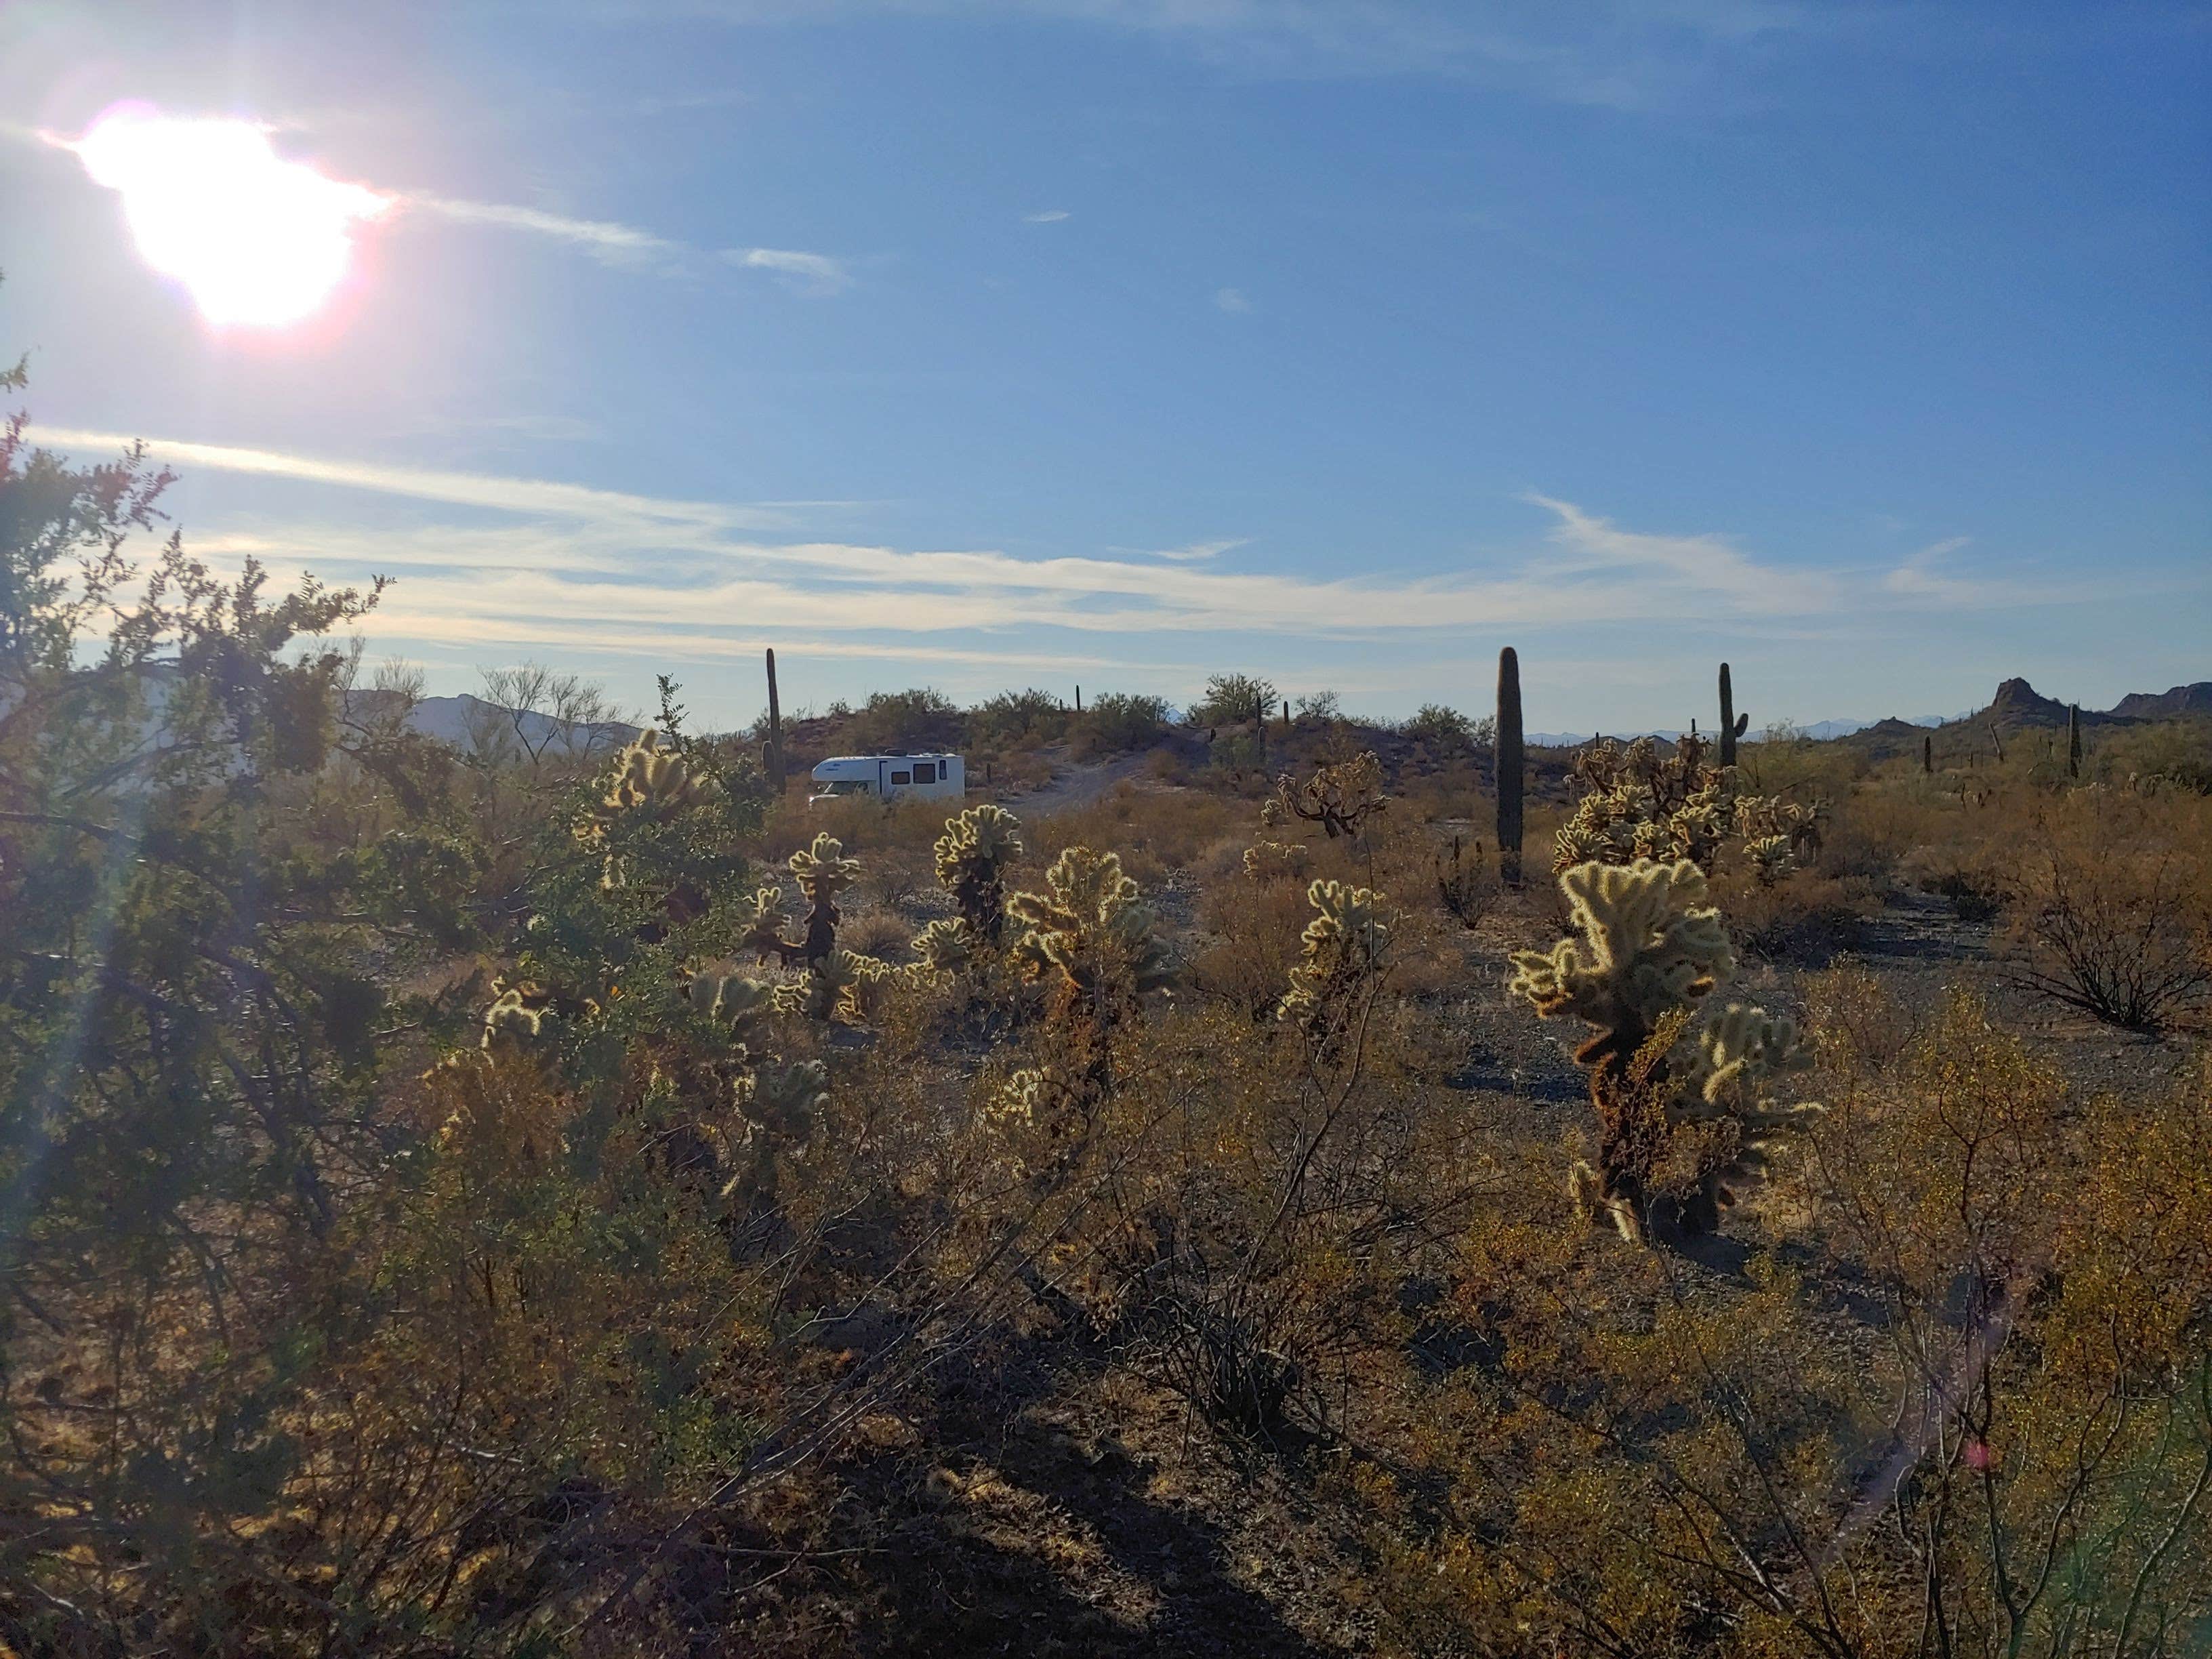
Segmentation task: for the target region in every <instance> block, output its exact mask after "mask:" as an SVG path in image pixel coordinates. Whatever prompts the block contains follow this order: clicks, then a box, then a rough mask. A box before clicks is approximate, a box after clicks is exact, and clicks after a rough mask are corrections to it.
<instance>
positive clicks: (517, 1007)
mask: <svg viewBox="0 0 2212 1659" xmlns="http://www.w3.org/2000/svg"><path fill="white" fill-rule="evenodd" d="M491 988H492V993H493V997H492V1005H491V1006H490V1007H489V1008H487V1009H485V1010H484V1017H483V1038H482V1047H483V1049H484V1050H485V1052H486V1053H492V1052H495V1051H497V1050H500V1049H502V1048H521V1049H527V1048H531V1047H532V1046H533V1045H534V1044H536V1042H538V1039H539V1038H541V1037H545V1036H550V1035H551V1032H550V1030H548V1029H547V1022H548V1021H550V1020H556V1019H557V1018H559V1016H558V1015H557V1014H556V1013H555V1012H554V1011H553V994H552V993H551V992H550V991H548V990H547V989H546V988H545V987H544V986H542V985H540V984H538V981H536V980H530V979H526V980H519V981H515V982H514V983H513V984H512V985H510V984H508V983H507V981H506V980H504V979H495V980H494V981H492V982H491Z"/></svg>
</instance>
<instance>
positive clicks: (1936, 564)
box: [1881, 536, 2111, 611]
mask: <svg viewBox="0 0 2212 1659" xmlns="http://www.w3.org/2000/svg"><path fill="white" fill-rule="evenodd" d="M1973 539H1974V538H1972V537H1971V536H1948V537H1946V538H1944V539H1943V540H1942V541H1940V542H1930V543H1929V544H1928V545H1927V546H1925V547H1923V548H1922V549H1921V550H1919V551H1918V552H1917V553H1915V554H1913V555H1912V556H1911V557H1910V558H1907V559H1906V560H1905V561H1904V562H1902V563H1900V564H1899V565H1897V566H1896V567H1894V568H1892V569H1890V570H1887V571H1885V572H1884V573H1883V574H1882V577H1881V587H1882V591H1883V592H1886V593H1888V594H1891V595H1893V597H1895V598H1896V599H1900V600H1911V601H1914V602H1918V603H1925V602H1929V601H1932V602H1933V603H1935V604H1936V605H1942V606H1944V607H1946V608H1947V609H1949V610H1954V611H2000V610H2008V609H2015V608H2018V607H2021V606H2027V605H2063V604H2066V603H2068V602H2069V601H2071V600H2077V599H2100V598H2106V599H2108V598H2110V597H2111V588H2110V586H2108V585H2107V584H2106V583H2104V582H2103V581H2101V580H2099V581H2070V582H2054V581H2049V580H2043V579H2042V578H2039V577H2038V576H2035V575H2033V574H2027V573H2025V572H2023V571H2022V570H2021V568H2019V566H2018V564H2017V563H2016V562H2007V563H2006V564H2005V565H2004V566H2003V567H2002V568H1999V569H1995V570H1990V571H1987V572H1983V573H1979V574H1972V573H1967V572H1963V571H1961V570H1960V569H1959V568H1958V566H1957V561H1956V556H1957V555H1958V554H1960V553H1962V552H1964V551H1965V550H1966V549H1967V548H1969V547H1971V546H1972V545H1973Z"/></svg>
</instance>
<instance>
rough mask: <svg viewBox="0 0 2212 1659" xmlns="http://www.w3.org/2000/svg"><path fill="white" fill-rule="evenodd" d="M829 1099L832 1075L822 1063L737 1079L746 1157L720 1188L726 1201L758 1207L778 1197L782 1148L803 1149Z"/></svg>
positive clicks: (775, 1068)
mask: <svg viewBox="0 0 2212 1659" xmlns="http://www.w3.org/2000/svg"><path fill="white" fill-rule="evenodd" d="M828 1098H829V1072H828V1070H827V1069H826V1068H825V1067H824V1066H823V1064H822V1062H821V1061H820V1060H799V1061H796V1062H794V1063H793V1064H791V1065H787V1066H764V1067H763V1068H762V1069H761V1070H759V1071H757V1072H754V1073H749V1074H747V1075H746V1076H745V1077H744V1078H742V1079H739V1080H738V1085H737V1090H736V1097H735V1101H734V1103H735V1105H736V1107H737V1112H738V1121H739V1122H740V1123H741V1124H742V1126H743V1128H742V1133H740V1134H739V1135H738V1136H737V1137H734V1139H738V1143H739V1145H740V1146H741V1147H742V1148H743V1150H744V1152H745V1154H746V1156H745V1157H744V1161H743V1162H742V1163H740V1164H738V1168H737V1171H736V1173H735V1174H733V1175H732V1176H731V1177H730V1178H729V1181H728V1182H726V1184H725V1185H724V1187H723V1188H722V1196H723V1197H724V1198H725V1199H730V1200H738V1201H740V1202H742V1203H744V1204H747V1205H755V1204H761V1203H764V1202H767V1201H769V1200H772V1199H773V1198H774V1197H775V1188H776V1176H775V1158H776V1153H777V1152H778V1151H779V1149H781V1148H784V1147H787V1146H793V1145H803V1144H804V1143H805V1141H806V1140H807V1139H809V1138H810V1137H811V1135H812V1134H813V1133H814V1120H815V1115H816V1114H817V1113H818V1112H819V1111H820V1110H821V1109H822V1104H823V1102H824V1101H826V1100H827V1099H828Z"/></svg>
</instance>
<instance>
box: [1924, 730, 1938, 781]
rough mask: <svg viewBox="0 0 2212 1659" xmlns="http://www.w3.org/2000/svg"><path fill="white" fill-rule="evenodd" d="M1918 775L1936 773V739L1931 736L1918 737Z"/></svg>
mask: <svg viewBox="0 0 2212 1659" xmlns="http://www.w3.org/2000/svg"><path fill="white" fill-rule="evenodd" d="M1920 775H1921V776H1922V777H1923V778H1932V777H1934V776H1935V775H1936V739H1935V738H1921V739H1920Z"/></svg>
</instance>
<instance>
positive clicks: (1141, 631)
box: [33, 428, 1894, 664]
mask: <svg viewBox="0 0 2212 1659" xmlns="http://www.w3.org/2000/svg"><path fill="white" fill-rule="evenodd" d="M33 437H34V439H35V441H39V442H41V443H45V444H50V445H54V446H57V447H65V448H69V449H73V450H80V451H82V450H94V451H105V450H112V449H114V448H115V447H118V445H119V444H120V443H121V442H122V441H123V438H122V435H119V434H113V433H100V432H90V431H81V430H75V429H60V428H34V430H33ZM149 447H150V448H151V449H152V451H153V452H154V453H155V454H156V455H157V456H158V457H159V458H160V459H162V460H164V461H171V462H175V463H179V464H182V465H187V466H190V467H191V468H193V469H195V470H206V471H222V472H229V473H234V474H241V475H246V476H258V477H276V478H283V479H287V480H291V481H295V482H297V483H312V484H321V485H325V486H330V487H336V488H342V489H358V490H368V491H374V492H377V493H380V494H385V495H396V496H403V497H406V498H409V499H412V500H415V501H425V502H432V503H440V504H446V505H450V506H455V507H466V508H471V509H479V510H488V511H489V512H491V513H495V514H497V515H500V517H501V521H499V522H489V523H487V522H484V521H483V520H460V521H457V522H452V523H447V524H423V525H414V526H406V527H402V528H398V529H384V528H368V527H364V526H361V525H359V524H357V523H347V522H344V521H343V520H341V519H338V518H337V517H335V516H334V517H332V518H331V519H329V520H303V519H296V518H295V519H293V520H289V521H284V520H273V519H270V518H268V517H262V518H247V517H244V516H240V515H236V514H234V516H233V517H232V518H231V519H230V520H228V522H223V523H219V524H217V525H216V526H211V528H212V530H213V531H214V532H215V533H213V534H212V535H202V536H199V537H197V538H195V541H194V545H195V546H196V547H197V548H199V549H200V550H203V551H204V552H205V553H207V554H209V555H210V556H223V557H230V558H236V557H240V556H244V555H245V554H246V553H252V554H254V555H256V556H259V557H261V558H263V559H264V561H265V562H269V563H270V564H271V565H272V566H273V567H276V568H280V569H281V568H306V567H308V566H312V567H313V568H315V569H316V570H318V571H319V573H321V574H325V576H327V577H329V578H331V579H332V580H357V579H358V578H359V577H360V576H362V575H364V574H368V573H370V572H373V571H374V572H386V573H392V574H400V575H402V576H403V577H404V580H403V582H402V584H401V586H400V588H399V589H398V592H397V593H396V594H395V598H394V600H393V603H392V606H391V608H390V609H388V610H387V611H386V612H384V613H383V615H384V616H385V617H386V624H385V625H387V626H395V627H396V626H399V625H400V623H399V620H398V619H402V618H404V627H405V630H406V631H407V633H408V635H409V636H410V637H416V638H438V639H446V638H451V639H453V640H456V641H462V640H471V639H474V640H489V639H496V640H499V641H515V642H532V641H534V642H538V643H542V644H544V645H548V646H551V645H559V644H568V643H575V644H578V645H580V646H583V647H593V648H611V641H636V642H637V649H639V650H640V651H641V652H648V653H649V652H650V651H651V650H652V649H653V648H656V647H654V645H653V641H656V640H658V641H660V643H661V645H663V646H673V645H674V644H676V643H678V642H680V641H689V642H690V645H689V647H687V648H694V649H696V650H698V651H701V652H709V653H712V652H718V651H721V650H723V649H725V648H727V649H730V650H735V649H738V647H740V646H743V647H745V648H750V643H751V642H752V641H757V639H759V638H760V637H761V635H762V634H763V631H764V630H776V631H780V632H800V633H805V634H808V635H818V636H821V637H824V638H844V639H846V640H848V641H850V642H851V644H852V647H853V651H854V653H855V654H877V655H884V656H891V655H896V656H906V657H913V656H915V655H916V654H917V652H916V648H915V647H916V646H917V645H919V644H921V643H923V642H924V641H926V642H927V648H928V649H931V650H944V651H948V652H956V653H970V654H971V655H972V653H978V652H981V653H987V655H988V656H989V659H991V660H994V661H1003V662H1005V663H1007V664H1012V663H1015V662H1017V661H1022V662H1026V661H1029V660H1031V659H1036V660H1038V661H1040V662H1052V661H1057V662H1066V661H1068V660H1070V657H1069V653H1067V652H1066V651H1065V650H1060V649H1049V650H1048V649H1044V648H1042V647H1030V642H1029V641H1023V642H1021V645H1020V646H1018V647H1013V648H1012V652H1011V654H1010V651H1009V643H1010V642H994V641H993V640H992V639H991V638H990V636H991V635H995V634H1003V633H1006V632H1007V631H1009V630H1031V631H1032V632H1033V634H1034V632H1035V631H1036V630H1048V631H1049V633H1051V634H1057V635H1060V636H1062V637H1063V638H1065V639H1068V640H1073V639H1076V638H1080V637H1085V636H1089V637H1093V638H1096V637H1099V636H1112V635H1120V636H1124V637H1128V636H1136V635H1153V636H1156V637H1158V638H1162V639H1166V638H1172V637H1175V636H1177V635H1190V634H1194V633H1217V634H1222V635H1235V636H1243V637H1246V638H1249V639H1254V640H1264V639H1268V638H1273V639H1276V640H1280V641H1285V642H1287V641H1294V640H1309V641H1317V640H1328V639H1336V640H1346V641H1357V640H1369V641H1374V640H1385V639H1394V638H1405V637H1407V636H1412V635H1423V634H1429V635H1434V634H1437V633H1439V632H1445V631H1451V630H1459V631H1468V630H1478V629H1479V630H1481V631H1483V632H1486V633H1489V632H1494V631H1495V630H1497V629H1500V628H1506V627H1513V628H1544V627H1555V626H1561V627H1565V626H1571V627H1577V628H1580V627H1587V626H1589V625H1593V624H1601V623H1612V622H1630V621H1634V622H1650V621H1654V620H1662V621H1663V620H1680V621H1686V622H1697V623H1705V624H1711V625H1721V626H1724V625H1727V624H1729V623H1756V624H1757V625H1758V626H1759V628H1760V629H1762V630H1763V631H1765V632H1766V633H1768V634H1769V635H1771V634H1773V633H1774V632H1775V631H1776V629H1778V627H1779V626H1780V625H1782V623H1783V622H1784V619H1787V618H1792V617H1810V618H1826V617H1829V614H1830V612H1831V611H1832V609H1833V607H1834V606H1835V605H1836V604H1837V602H1838V598H1839V595H1840V594H1841V592H1842V589H1841V587H1840V585H1839V583H1838V580H1837V579H1836V578H1835V577H1834V576H1833V575H1832V574H1830V573H1826V572H1820V571H1804V570H1790V569H1787V568H1781V567H1778V566H1777V565H1775V564H1773V563H1771V562H1767V561H1764V560H1761V559H1759V558H1756V557H1754V556H1753V555H1751V554H1750V553H1748V552H1747V551H1745V550H1743V549H1741V548H1740V547H1738V546H1737V545H1736V544H1734V543H1733V542H1731V541H1729V539H1728V538H1723V537H1719V536H1715V535H1668V534H1653V533H1649V532H1638V531H1632V530H1626V529H1623V528H1621V527H1620V526H1617V525H1615V524H1613V523H1612V522H1611V521H1609V520H1606V519H1604V518H1601V517H1600V516H1598V515H1596V514H1595V513H1589V512H1587V511H1585V510H1584V509H1583V508H1582V507H1577V505H1575V504H1574V503H1572V502H1571V501H1561V500H1559V499H1557V498H1554V497H1549V496H1536V497H1532V498H1531V499H1532V501H1534V502H1535V504H1537V505H1540V506H1541V507H1543V508H1544V509H1545V510H1546V511H1547V512H1548V513H1550V514H1551V515H1552V516H1553V520H1554V521H1555V522H1554V523H1553V526H1552V528H1551V530H1550V532H1549V538H1548V539H1549V543H1550V545H1549V547H1548V548H1547V550H1546V551H1545V552H1544V553H1543V554H1542V555H1541V556H1537V557H1534V558H1531V559H1526V560H1522V561H1516V560H1513V559H1510V558H1502V557H1494V558H1492V559H1490V560H1488V561H1486V562H1485V564H1484V565H1483V566H1481V567H1477V568H1471V569H1469V570H1468V571H1467V572H1465V573H1463V574H1455V575H1452V576H1449V577H1437V578H1425V579H1417V580H1405V579H1393V578H1389V577H1383V576H1361V577H1329V578H1317V577H1314V576H1309V575H1303V574H1297V573H1294V572H1290V571H1285V570H1281V569H1261V570H1248V571H1236V570H1224V569H1216V568H1209V565H1210V561H1211V560H1212V558H1214V557H1215V556H1218V554H1220V553H1221V552H1224V551H1225V550H1228V549H1229V548H1230V547H1232V546H1235V545H1237V543H1235V542H1232V541H1215V542H1200V543H1194V544H1190V545H1188V546H1186V547H1182V548H1177V549H1170V550H1159V551H1155V552H1152V553H1149V554H1145V555H1137V556H1124V557H1118V558H1089V557H1063V558H1044V559H1024V558H1016V557H1013V556H1010V555H1008V554H1006V553H1004V552H1001V551H998V550H989V549H977V550H906V549H899V548H894V547H886V546H879V545H867V544H854V543H848V542H835V541H818V540H807V539H799V538H793V539H769V538H767V533H764V532H768V533H772V532H783V533H785V534H787V535H788V534H789V533H790V532H792V531H793V530H794V529H795V528H796V526H794V525H793V522H792V519H791V513H792V509H791V508H789V507H769V506H764V505H762V504H752V505H733V504H727V503H720V502H710V501H684V500H669V499H665V498H660V497H655V496H649V495H635V494H631V493H627V492H623V491H618V490H606V489H593V488H591V487H589V486H586V485H581V484H571V483H559V482H553V481H548V480H541V479H531V478H513V477H497V476H494V475H487V474H482V473H462V472H451V471H436V470H431V469H423V468H416V467H408V466H397V465H386V464H378V463H368V462H358V461H349V460H338V459H325V458H320V457H313V456H303V455H296V454H289V453H283V452H278V451H272V450H267V449H258V448H245V447H234V446H228V445H216V444H199V443H179V442H169V441H155V442H154V443H152V444H151V445H150V446H149ZM1343 564H1344V568H1351V569H1365V568H1373V564H1372V562H1371V561H1369V560H1365V559H1363V558H1360V557H1358V556H1347V557H1346V559H1345V560H1344V562H1343ZM1893 591H1894V590H1893ZM1869 595H1870V596H1871V602H1872V603H1873V604H1874V605H1876V606H1878V605H1879V604H1880V602H1881V588H1880V587H1879V586H1869V587H1866V588H1863V590H1862V591H1861V592H1860V593H1859V594H1858V595H1857V596H1856V597H1857V598H1858V599H1859V600H1860V602H1861V605H1864V604H1866V603H1867V602H1868V596H1869ZM928 636H935V637H934V638H930V637H928ZM890 641H896V644H895V645H894V644H892V643H888V642H890ZM1023 647H1029V648H1027V649H1024V648H1023ZM624 648H627V647H624ZM968 659H969V657H964V656H963V657H962V658H960V660H968ZM977 660H981V659H977Z"/></svg>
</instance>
